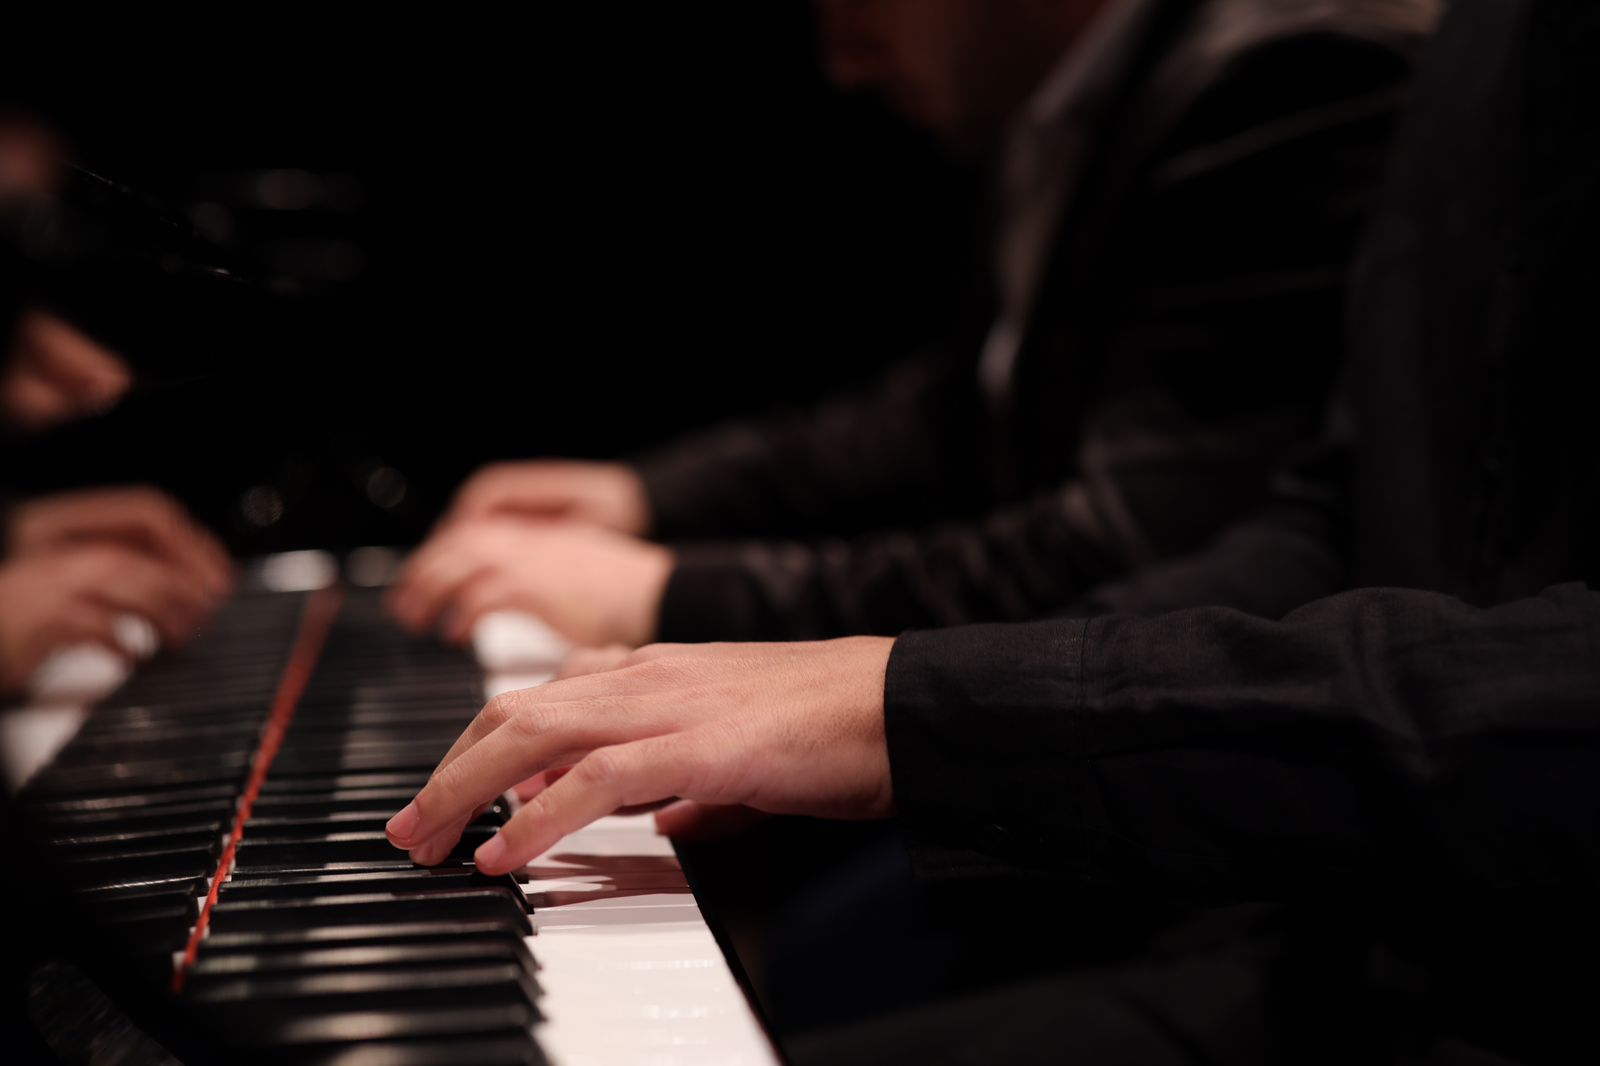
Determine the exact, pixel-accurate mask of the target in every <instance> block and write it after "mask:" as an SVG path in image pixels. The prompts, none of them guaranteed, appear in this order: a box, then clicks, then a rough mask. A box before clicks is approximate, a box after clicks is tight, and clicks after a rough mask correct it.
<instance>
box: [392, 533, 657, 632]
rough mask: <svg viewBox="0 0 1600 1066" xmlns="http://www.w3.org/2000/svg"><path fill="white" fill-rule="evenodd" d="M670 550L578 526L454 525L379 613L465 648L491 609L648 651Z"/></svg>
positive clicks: (402, 578) (410, 565) (406, 572)
mask: <svg viewBox="0 0 1600 1066" xmlns="http://www.w3.org/2000/svg"><path fill="white" fill-rule="evenodd" d="M673 566H674V560H673V555H672V552H671V551H669V550H668V549H666V548H663V547H661V546H660V545H657V544H651V543H649V542H647V541H643V540H639V539H637V538H635V537H631V536H627V535H625V534H622V533H618V532H616V531H614V530H611V529H605V528H601V527H599V526H594V525H587V524H583V523H579V522H561V521H548V520H547V521H527V520H523V521H518V520H515V519H508V518H479V519H475V520H471V521H459V522H454V523H452V524H450V525H448V526H446V527H444V529H443V530H441V531H440V532H439V533H438V534H436V535H435V536H433V537H432V538H431V539H430V540H429V541H428V542H427V543H426V544H425V545H423V547H422V548H421V549H419V550H418V551H417V553H416V554H415V555H413V556H412V557H411V558H410V559H409V560H407V561H406V564H405V566H404V567H402V569H401V572H400V575H399V577H398V578H397V579H396V581H395V586H394V589H393V590H392V592H391V593H390V598H389V605H390V608H391V609H392V610H393V611H394V613H395V616H396V617H397V618H399V619H400V621H401V623H402V624H404V625H405V626H407V627H408V628H410V629H412V630H413V631H417V632H421V631H425V630H429V629H434V628H438V629H439V630H440V631H441V633H442V635H443V636H444V637H445V639H446V640H450V641H454V642H458V643H459V642H463V641H465V640H466V639H467V638H468V637H469V636H470V635H471V632H472V626H473V623H475V622H476V621H477V620H478V619H479V618H481V617H483V616H484V615H485V614H488V613H489V612H491V611H499V610H521V611H526V612H528V613H530V614H534V615H537V616H538V617H540V618H542V619H543V620H544V621H545V622H546V623H548V624H549V625H550V626H551V627H552V628H554V629H555V630H557V631H558V632H559V633H561V634H562V635H563V636H565V637H567V638H568V639H569V640H572V641H574V642H576V643H579V644H591V645H594V644H625V645H630V646H635V645H639V644H644V643H648V642H649V641H650V640H651V638H652V637H653V636H654V634H655V629H656V617H657V614H658V611H659V608H660V603H661V596H662V593H663V591H664V590H665V589H666V584H667V578H668V577H669V576H670V575H671V573H672V569H673Z"/></svg>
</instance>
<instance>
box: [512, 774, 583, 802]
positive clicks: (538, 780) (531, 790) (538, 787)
mask: <svg viewBox="0 0 1600 1066" xmlns="http://www.w3.org/2000/svg"><path fill="white" fill-rule="evenodd" d="M571 769H572V767H570V766H558V767H555V768H554V769H550V770H545V771H544V772H542V773H537V774H534V775H533V776H532V777H530V778H528V779H527V780H526V781H524V782H522V784H520V785H518V786H517V787H516V788H515V789H513V790H512V791H514V792H515V793H516V795H517V799H518V800H519V801H521V802H523V803H527V802H528V801H529V800H531V799H533V797H535V796H537V795H538V794H539V793H541V792H543V791H544V790H545V789H547V788H549V787H550V786H551V785H553V784H555V783H556V782H557V781H559V780H561V779H562V778H563V777H566V776H567V771H568V770H571Z"/></svg>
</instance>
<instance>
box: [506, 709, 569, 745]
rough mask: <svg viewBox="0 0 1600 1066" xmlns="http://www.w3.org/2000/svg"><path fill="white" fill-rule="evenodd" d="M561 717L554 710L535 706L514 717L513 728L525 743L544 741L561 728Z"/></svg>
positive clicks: (512, 720)
mask: <svg viewBox="0 0 1600 1066" xmlns="http://www.w3.org/2000/svg"><path fill="white" fill-rule="evenodd" d="M560 717H561V716H560V715H559V714H558V713H557V712H556V711H555V710H554V709H553V708H551V707H546V706H541V705H539V704H535V705H533V706H531V707H525V708H523V709H522V710H521V711H519V712H518V713H517V714H516V715H514V716H513V717H512V719H511V726H512V728H513V729H515V730H516V731H517V735H518V736H519V737H521V738H522V739H523V740H525V741H536V740H542V739H544V738H545V737H548V736H550V735H551V734H552V733H554V732H556V730H557V729H559V728H560Z"/></svg>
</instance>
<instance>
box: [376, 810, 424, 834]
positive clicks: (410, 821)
mask: <svg viewBox="0 0 1600 1066" xmlns="http://www.w3.org/2000/svg"><path fill="white" fill-rule="evenodd" d="M420 821H422V812H421V811H419V810H417V804H416V801H415V800H413V801H412V802H410V803H408V804H406V805H405V809H404V810H402V811H401V812H400V813H399V814H397V815H395V816H394V817H393V818H390V819H389V824H388V825H386V826H384V827H383V829H384V832H386V833H388V834H389V836H390V837H392V838H394V839H395V840H399V841H402V842H404V841H407V840H410V839H411V836H412V834H413V833H415V832H416V831H417V823H418V822H420Z"/></svg>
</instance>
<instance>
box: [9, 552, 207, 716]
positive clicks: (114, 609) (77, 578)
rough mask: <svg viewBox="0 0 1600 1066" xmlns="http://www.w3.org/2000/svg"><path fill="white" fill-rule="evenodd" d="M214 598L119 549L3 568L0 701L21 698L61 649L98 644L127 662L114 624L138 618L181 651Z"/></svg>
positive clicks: (185, 575)
mask: <svg viewBox="0 0 1600 1066" xmlns="http://www.w3.org/2000/svg"><path fill="white" fill-rule="evenodd" d="M216 603H217V597H216V595H215V594H214V593H212V592H211V591H210V590H208V589H207V588H206V586H205V585H204V583H203V582H202V581H201V580H200V578H199V577H198V576H197V575H196V574H195V573H194V572H193V571H191V570H186V569H183V568H180V567H178V566H176V565H174V564H172V563H170V562H168V561H166V560H164V559H161V558H159V557H156V556H153V555H151V554H149V553H147V552H142V551H139V550H136V549H134V548H130V547H127V546H125V545H120V544H112V543H102V544H71V545H67V546H64V547H61V548H59V549H57V550H53V551H49V552H44V553H40V554H30V555H26V556H22V557H19V558H15V559H12V560H9V561H7V562H6V563H4V564H3V565H0V693H3V694H5V695H12V694H15V693H17V692H18V691H20V690H21V688H22V687H23V685H25V684H26V682H27V680H28V678H29V677H31V676H32V674H33V672H34V671H35V670H36V669H38V667H39V665H40V664H41V663H42V662H44V660H45V659H46V658H47V657H48V656H49V655H50V653H51V652H53V651H55V650H56V649H58V648H60V647H64V646H68V645H74V644H97V645H100V646H101V647H104V648H106V649H108V650H110V651H111V652H113V653H115V654H117V655H120V656H123V657H125V658H126V657H127V656H128V654H129V652H128V650H127V649H126V647H125V646H124V645H123V644H122V642H121V641H120V640H119V638H118V635H117V619H118V618H119V617H121V616H123V615H135V616H138V617H140V618H143V619H146V620H147V621H149V623H150V624H151V625H152V626H153V627H154V628H155V630H156V632H157V634H159V636H160V638H161V640H162V642H163V643H164V644H167V645H169V646H176V645H181V644H183V643H184V642H185V641H186V640H188V639H189V638H190V637H191V636H193V635H194V633H195V631H196V630H197V629H198V628H199V627H200V625H201V624H202V623H203V622H204V621H205V619H206V617H207V616H208V615H209V614H210V612H211V610H212V609H213V608H214V607H215V606H216Z"/></svg>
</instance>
